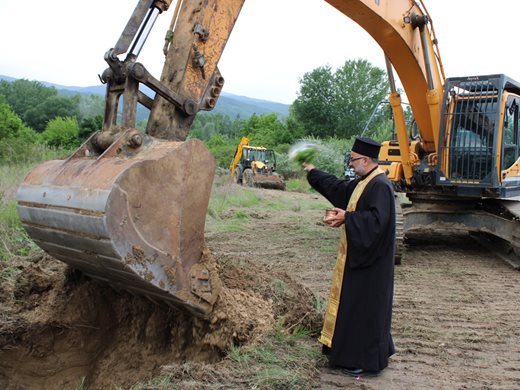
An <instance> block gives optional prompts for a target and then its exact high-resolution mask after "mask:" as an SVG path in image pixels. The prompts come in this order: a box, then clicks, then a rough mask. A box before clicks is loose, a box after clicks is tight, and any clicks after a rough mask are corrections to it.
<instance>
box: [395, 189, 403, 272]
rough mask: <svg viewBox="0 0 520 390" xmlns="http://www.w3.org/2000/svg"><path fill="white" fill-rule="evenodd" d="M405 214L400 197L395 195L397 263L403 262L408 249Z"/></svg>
mask: <svg viewBox="0 0 520 390" xmlns="http://www.w3.org/2000/svg"><path fill="white" fill-rule="evenodd" d="M404 238H405V237H404V215H403V208H402V207H401V203H400V201H399V197H397V196H396V197H395V255H394V260H395V264H397V265H399V264H401V262H402V258H403V254H404V251H405V249H406V245H405V242H404Z"/></svg>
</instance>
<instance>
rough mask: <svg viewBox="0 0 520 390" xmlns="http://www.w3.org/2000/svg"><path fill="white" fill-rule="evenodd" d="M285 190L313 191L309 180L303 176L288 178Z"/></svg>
mask: <svg viewBox="0 0 520 390" xmlns="http://www.w3.org/2000/svg"><path fill="white" fill-rule="evenodd" d="M285 186H286V189H287V191H291V192H304V193H310V192H314V190H313V189H312V187H311V186H310V185H309V182H308V181H307V179H305V178H297V179H289V180H287V181H286V182H285Z"/></svg>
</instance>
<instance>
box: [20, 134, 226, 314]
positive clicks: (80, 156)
mask: <svg viewBox="0 0 520 390" xmlns="http://www.w3.org/2000/svg"><path fill="white" fill-rule="evenodd" d="M136 134H137V139H138V140H140V142H139V144H140V145H135V144H134V145H132V142H134V141H135V140H136ZM140 137H141V138H140ZM141 141H142V142H141ZM128 145H132V147H129V146H128ZM88 154H89V153H88V149H87V148H86V147H82V148H80V149H79V150H78V151H77V152H76V153H75V154H74V155H73V156H71V157H69V158H68V159H67V160H53V161H47V162H45V163H43V164H41V165H39V166H38V167H36V168H35V169H34V170H33V171H32V172H31V173H30V174H29V175H28V176H27V177H26V179H25V181H24V182H23V184H22V185H21V187H20V189H19V191H18V194H17V198H18V212H19V215H20V217H21V220H22V223H23V226H24V228H25V229H26V230H27V232H28V233H29V235H30V236H31V237H32V238H33V239H34V241H35V242H36V243H37V244H38V245H39V246H40V247H41V248H43V249H44V250H45V251H46V252H48V253H49V254H50V255H52V256H53V257H55V258H57V259H59V260H61V261H63V262H65V263H67V264H69V265H70V266H72V267H73V268H76V269H79V270H81V271H83V272H84V273H85V274H86V275H89V276H91V277H93V278H95V279H99V280H102V281H105V282H106V283H108V284H110V285H111V286H113V287H114V288H117V289H124V290H130V291H131V292H136V293H138V294H140V295H145V296H147V297H149V298H150V299H151V300H153V301H154V302H167V303H170V304H172V305H174V306H177V305H179V304H180V305H181V306H184V307H186V308H188V309H189V310H190V311H192V312H193V313H194V314H196V315H199V316H202V317H204V316H206V315H207V314H208V313H209V312H210V311H211V310H212V306H213V304H214V303H215V301H216V299H217V297H218V293H219V289H220V280H219V278H218V275H217V273H216V270H215V267H214V265H212V264H210V263H209V262H207V261H205V260H206V259H205V256H203V251H204V224H205V218H206V210H207V207H208V202H209V196H210V193H211V186H212V180H213V175H214V169H215V163H214V158H213V156H212V155H211V154H210V152H209V151H208V149H207V148H206V147H205V146H204V144H203V143H202V142H201V141H198V140H195V139H193V140H188V141H185V142H174V141H166V140H158V139H156V138H153V137H150V136H147V135H140V134H138V133H137V131H136V130H135V129H134V130H129V131H126V132H123V133H122V134H121V135H120V136H119V137H118V139H117V140H116V142H114V143H113V144H112V145H111V146H110V147H109V148H108V149H107V150H105V151H104V152H103V153H102V154H101V155H99V156H96V157H89V156H88ZM200 167H204V169H200Z"/></svg>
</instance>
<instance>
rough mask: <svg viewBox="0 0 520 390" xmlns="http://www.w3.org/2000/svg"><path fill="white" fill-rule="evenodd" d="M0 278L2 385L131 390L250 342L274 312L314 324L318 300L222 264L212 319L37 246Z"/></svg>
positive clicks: (280, 277) (264, 273)
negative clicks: (114, 283) (118, 286)
mask: <svg viewBox="0 0 520 390" xmlns="http://www.w3.org/2000/svg"><path fill="white" fill-rule="evenodd" d="M10 264H11V266H13V264H15V267H14V269H16V270H17V275H16V276H15V277H13V278H11V279H10V282H7V281H6V280H4V281H3V282H2V283H0V305H1V309H2V318H1V321H0V387H1V388H5V389H19V388H31V389H62V388H78V387H80V386H86V387H88V388H89V389H106V388H112V387H114V386H121V387H123V388H126V387H129V386H131V385H133V384H135V383H137V382H141V381H145V380H147V379H149V378H151V377H153V376H155V375H157V374H159V373H160V370H161V367H163V366H164V365H168V364H169V365H171V364H185V363H193V364H199V363H205V364H207V363H210V364H213V363H216V362H218V361H220V360H222V358H223V357H224V356H225V355H226V353H227V351H228V350H229V348H230V347H231V346H237V345H245V344H250V343H254V342H255V340H257V339H258V338H259V337H261V336H262V335H264V334H266V333H267V332H269V331H270V330H272V328H273V325H274V322H275V320H276V318H279V317H283V318H284V321H285V323H286V324H287V326H296V325H297V324H302V325H305V326H310V327H313V326H314V327H316V325H315V323H317V321H319V316H318V314H317V313H316V312H315V310H314V309H313V296H312V294H311V293H310V292H309V291H308V290H306V289H305V288H304V287H303V286H301V285H299V284H298V283H296V282H295V281H293V280H292V279H291V278H290V277H289V276H288V275H287V274H285V273H281V274H277V273H276V272H272V270H269V269H265V268H262V266H260V265H259V266H255V264H253V263H248V264H247V267H245V268H238V267H235V266H231V265H229V264H228V265H226V264H219V268H220V274H221V278H222V283H223V289H222V292H221V294H220V297H219V300H218V301H217V304H216V306H215V309H214V311H213V313H212V317H211V318H210V320H209V321H208V320H202V319H199V318H195V317H193V316H192V315H191V314H189V313H188V312H186V311H184V310H182V309H179V308H171V307H166V306H157V305H155V304H152V303H151V302H150V301H148V300H146V299H145V298H142V297H139V296H134V295H131V294H129V293H128V292H126V291H116V290H114V289H112V288H111V287H110V286H107V285H105V284H101V283H98V282H96V281H94V280H91V279H90V278H87V277H85V276H83V275H82V274H81V273H79V272H77V271H74V270H71V269H70V268H68V267H67V266H66V265H64V264H63V263H61V262H59V261H57V260H55V259H53V258H50V257H49V256H47V255H45V254H44V253H43V252H41V251H37V252H35V254H34V255H33V256H32V257H29V258H17V259H13V261H12V262H11V263H10Z"/></svg>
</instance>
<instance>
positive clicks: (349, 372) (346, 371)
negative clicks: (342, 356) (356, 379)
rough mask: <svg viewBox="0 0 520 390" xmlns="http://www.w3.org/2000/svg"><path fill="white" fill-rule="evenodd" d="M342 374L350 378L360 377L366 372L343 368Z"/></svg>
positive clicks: (358, 369)
mask: <svg viewBox="0 0 520 390" xmlns="http://www.w3.org/2000/svg"><path fill="white" fill-rule="evenodd" d="M341 372H342V373H343V374H345V375H348V376H360V375H361V374H363V372H364V371H363V369H362V368H342V369H341Z"/></svg>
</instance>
